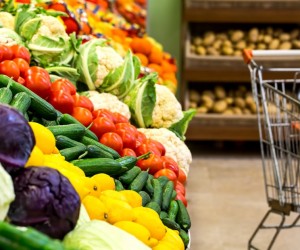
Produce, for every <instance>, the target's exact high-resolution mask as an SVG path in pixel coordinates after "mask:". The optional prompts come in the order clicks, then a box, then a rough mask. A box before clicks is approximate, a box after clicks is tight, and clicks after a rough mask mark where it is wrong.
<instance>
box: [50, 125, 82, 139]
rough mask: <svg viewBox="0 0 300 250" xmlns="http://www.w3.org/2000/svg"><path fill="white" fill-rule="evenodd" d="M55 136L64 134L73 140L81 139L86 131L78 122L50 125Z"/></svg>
mask: <svg viewBox="0 0 300 250" xmlns="http://www.w3.org/2000/svg"><path fill="white" fill-rule="evenodd" d="M47 128H48V129H50V131H51V132H52V133H53V134H54V136H55V137H56V136H59V135H64V136H66V137H69V138H71V139H73V140H76V141H80V139H81V138H82V137H83V135H84V133H85V129H84V128H83V127H82V126H80V125H78V124H69V125H56V126H48V127H47Z"/></svg>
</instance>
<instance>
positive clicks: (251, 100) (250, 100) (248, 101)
mask: <svg viewBox="0 0 300 250" xmlns="http://www.w3.org/2000/svg"><path fill="white" fill-rule="evenodd" d="M253 103H254V98H253V96H250V95H247V96H246V98H245V104H246V106H247V107H250V106H251V105H252V104H253Z"/></svg>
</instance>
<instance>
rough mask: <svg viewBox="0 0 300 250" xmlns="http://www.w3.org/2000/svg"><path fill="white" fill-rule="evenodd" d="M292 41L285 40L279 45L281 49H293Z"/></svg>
mask: <svg viewBox="0 0 300 250" xmlns="http://www.w3.org/2000/svg"><path fill="white" fill-rule="evenodd" d="M291 48H292V43H291V42H283V43H281V44H280V45H279V49H291Z"/></svg>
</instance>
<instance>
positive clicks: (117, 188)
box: [114, 179, 125, 191]
mask: <svg viewBox="0 0 300 250" xmlns="http://www.w3.org/2000/svg"><path fill="white" fill-rule="evenodd" d="M114 180H115V187H116V188H115V189H116V191H121V190H125V188H124V186H123V184H122V182H120V181H119V180H118V179H114Z"/></svg>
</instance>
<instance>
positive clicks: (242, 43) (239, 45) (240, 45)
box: [234, 40, 247, 50]
mask: <svg viewBox="0 0 300 250" xmlns="http://www.w3.org/2000/svg"><path fill="white" fill-rule="evenodd" d="M246 46H247V44H246V41H244V40H242V41H239V42H237V44H236V45H235V46H234V47H235V48H236V49H240V50H243V49H245V48H246Z"/></svg>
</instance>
